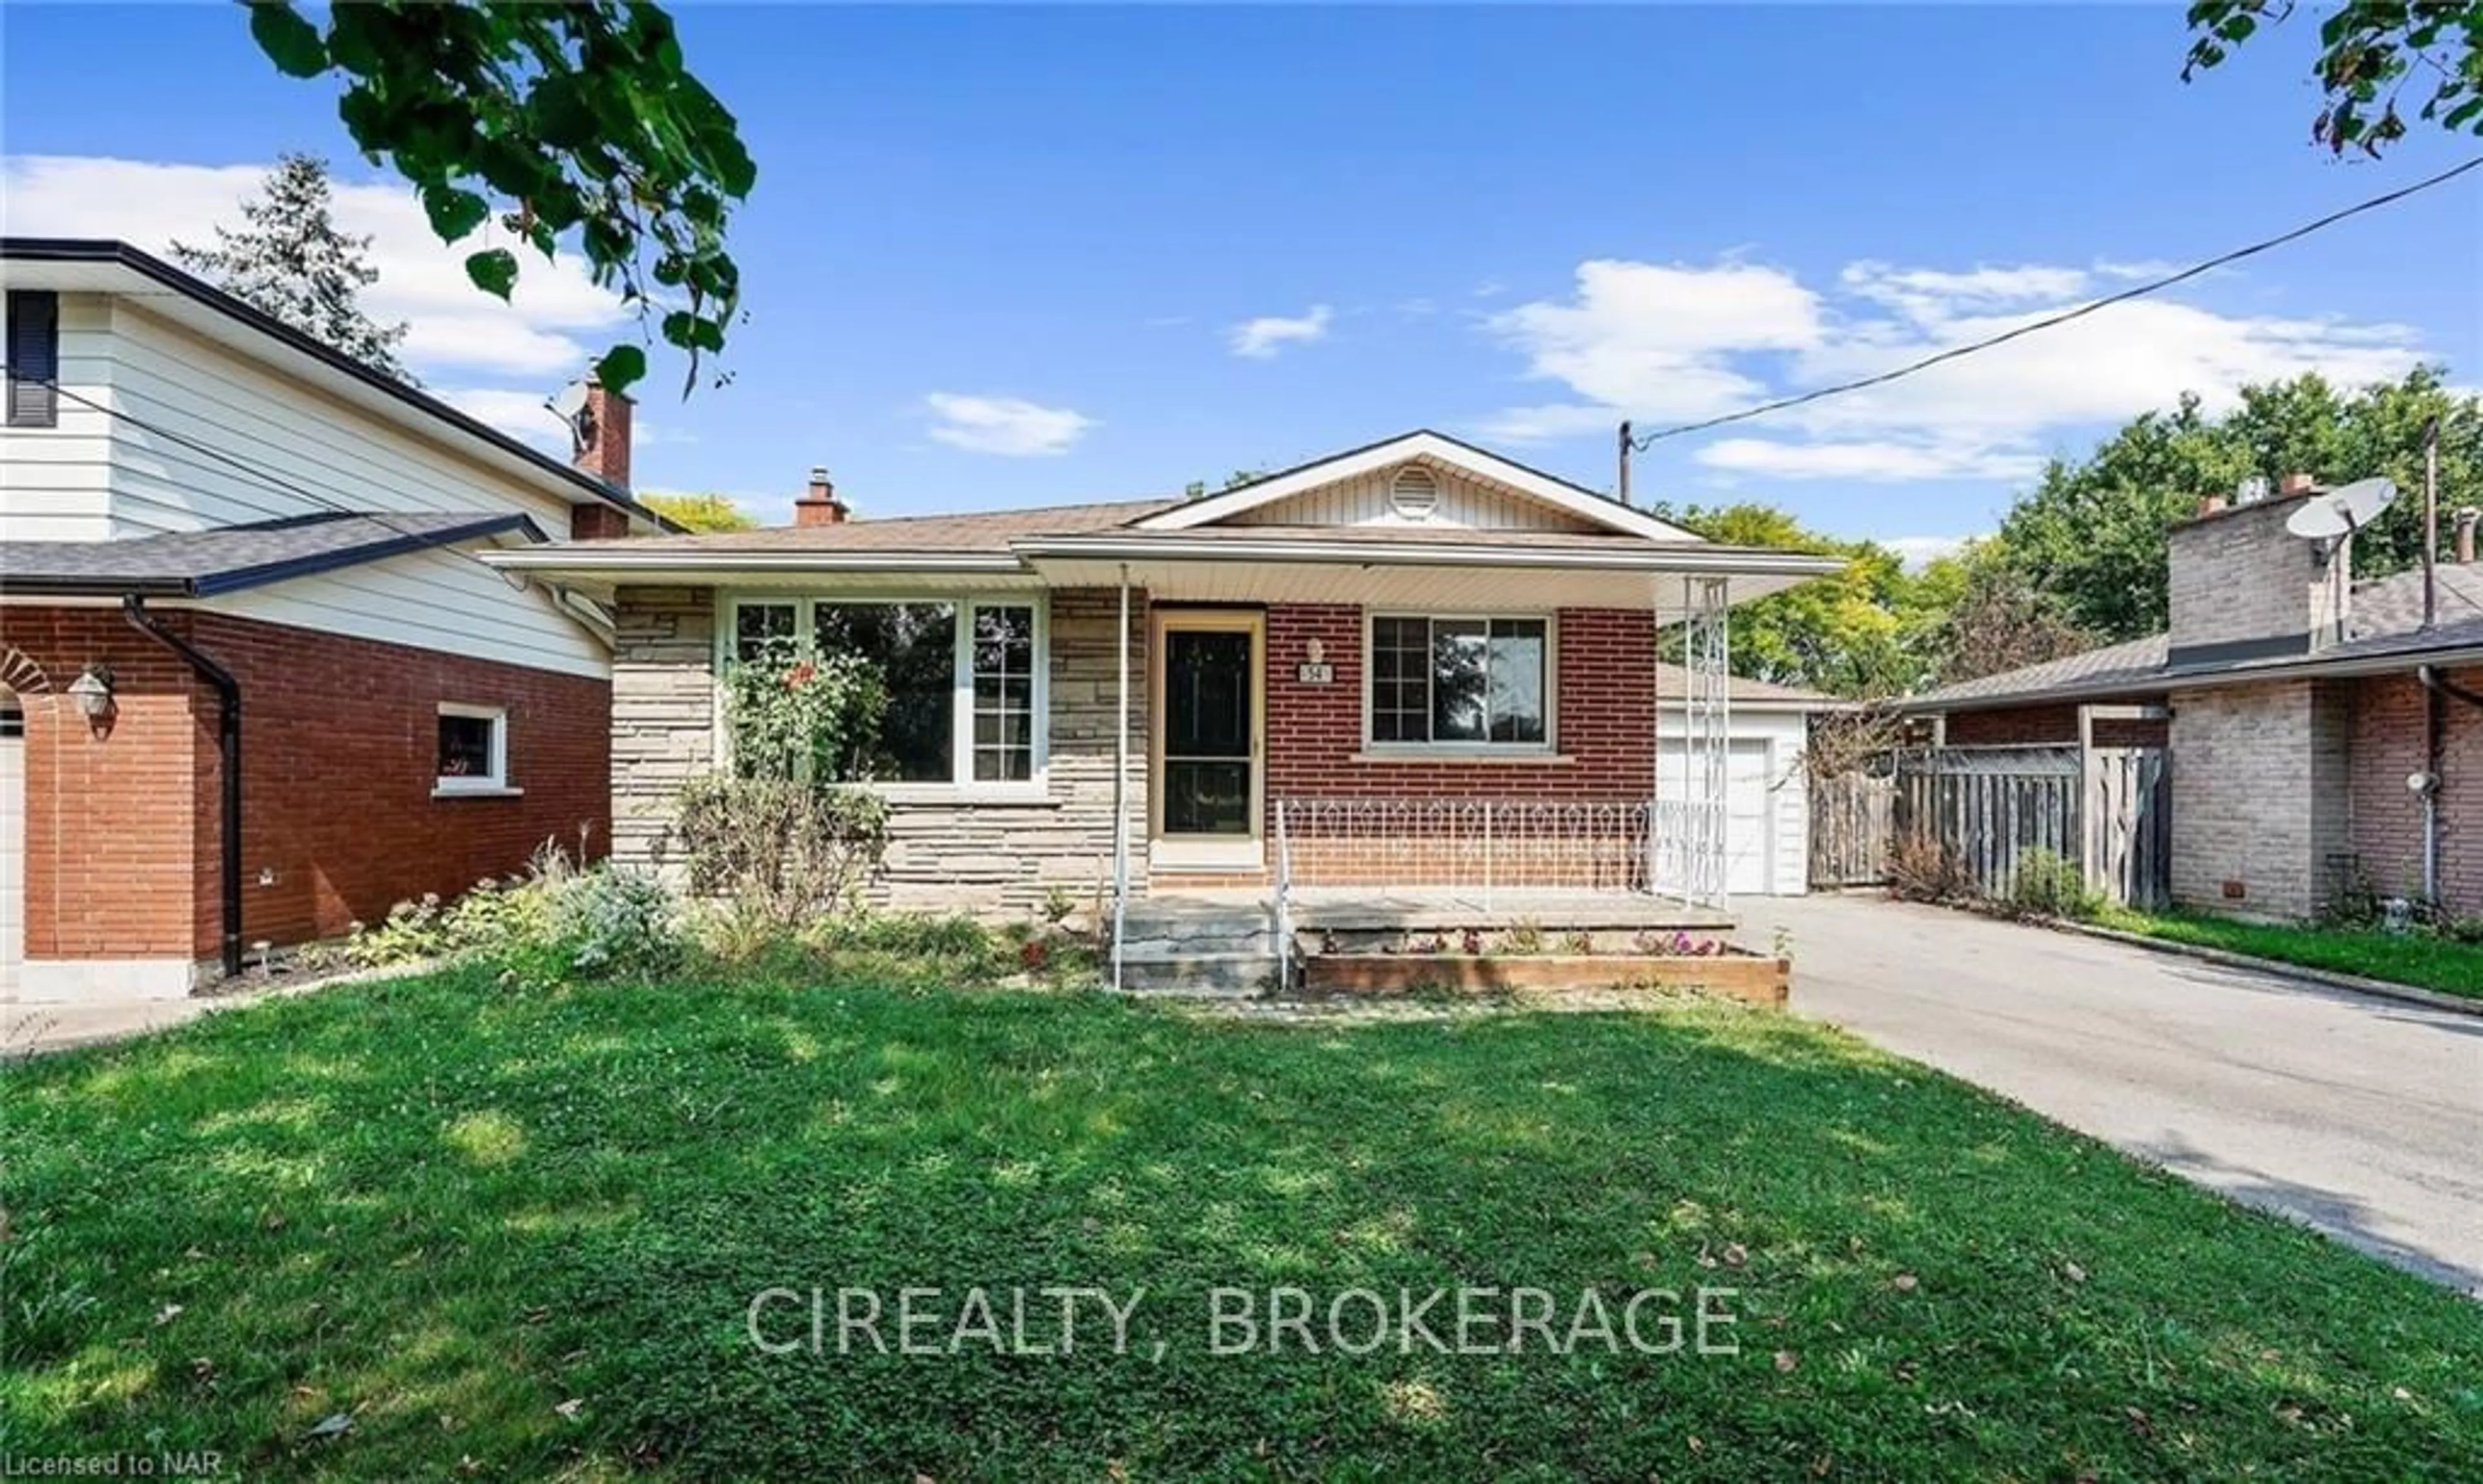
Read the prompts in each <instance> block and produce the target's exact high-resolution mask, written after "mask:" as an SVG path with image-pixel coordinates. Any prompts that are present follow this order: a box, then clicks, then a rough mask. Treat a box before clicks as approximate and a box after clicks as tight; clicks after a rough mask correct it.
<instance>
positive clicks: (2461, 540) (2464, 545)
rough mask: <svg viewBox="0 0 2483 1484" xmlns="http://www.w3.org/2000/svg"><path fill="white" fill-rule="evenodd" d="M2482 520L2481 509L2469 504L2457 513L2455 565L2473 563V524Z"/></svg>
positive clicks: (2482, 512)
mask: <svg viewBox="0 0 2483 1484" xmlns="http://www.w3.org/2000/svg"><path fill="white" fill-rule="evenodd" d="M2477 521H2483V510H2477V509H2475V508H2474V507H2473V506H2471V505H2469V506H2467V507H2466V508H2465V509H2463V510H2461V511H2459V512H2458V513H2457V565H2458V566H2460V567H2471V566H2473V565H2474V526H2475V523H2476V522H2477Z"/></svg>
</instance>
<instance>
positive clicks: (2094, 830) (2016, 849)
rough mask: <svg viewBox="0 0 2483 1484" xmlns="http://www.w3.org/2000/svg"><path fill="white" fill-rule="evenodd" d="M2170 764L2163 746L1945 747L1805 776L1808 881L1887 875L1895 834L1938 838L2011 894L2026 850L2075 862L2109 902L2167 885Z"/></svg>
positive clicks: (1846, 881)
mask: <svg viewBox="0 0 2483 1484" xmlns="http://www.w3.org/2000/svg"><path fill="white" fill-rule="evenodd" d="M2172 817H2173V783H2172V769H2171V766H2170V761H2169V758H2168V755H2167V754H2166V753H2165V751H2164V750H2163V749H2161V748H2130V747H2118V748H2101V747H2099V748H2090V749H2087V750H2086V751H2084V752H2083V753H2082V752H2081V751H2080V750H2079V749H2077V748H2074V747H1996V748H1978V747H1952V748H1936V749H1932V750H1929V751H1925V752H1909V753H1902V754H1899V755H1896V756H1895V757H1894V758H1893V759H1892V760H1891V765H1890V767H1889V770H1888V772H1887V773H1886V774H1885V775H1876V774H1872V773H1867V772H1864V773H1849V774H1844V775H1840V776H1837V777H1833V778H1825V779H1818V780H1814V781H1813V782H1812V785H1811V881H1812V884H1813V885H1815V886H1823V887H1827V886H1865V885H1872V884H1876V883H1881V882H1884V881H1886V880H1887V879H1888V853H1889V852H1890V850H1892V849H1893V848H1894V846H1895V844H1896V842H1897V841H1898V840H1900V839H1903V838H1905V837H1907V836H1909V835H1925V836H1928V837H1929V838H1931V839H1932V840H1935V841H1936V842H1937V843H1938V844H1939V846H1940V847H1941V848H1942V849H1943V850H1944V851H1945V852H1946V853H1947V854H1948V856H1949V858H1950V860H1951V861H1954V862H1955V863H1956V865H1957V866H1958V868H1959V870H1960V871H1961V872H1962V874H1963V875H1964V876H1965V878H1966V879H1967V881H1968V883H1969V884H1970V887H1971V889H1972V890H1974V891H1975V892H1976V893H1977V894H1979V895H1982V896H1987V897H1995V898H1996V897H2006V896H2008V895H2009V894H2010V892H2011V890H2012V889H2013V888H2015V887H2016V881H2017V869H2018V862H2019V861H2021V860H2022V859H2023V858H2024V857H2025V855H2026V853H2027V852H2028V851H2032V850H2047V851H2050V852H2051V853H2052V854H2054V855H2056V856H2059V857H2061V858H2062V859H2064V860H2068V861H2077V862H2078V863H2079V864H2080V865H2081V867H2082V868H2083V869H2084V870H2085V873H2086V878H2087V884H2088V885H2089V886H2091V887H2093V888H2096V890H2098V891H2101V892H2103V893H2104V894H2105V895H2106V896H2108V897H2110V898H2111V899H2112V900H2113V901H2116V902H2119V903H2122V904H2123V905H2126V906H2133V907H2158V906H2161V905H2163V904H2164V903H2165V902H2166V901H2168V900H2169V899H2170V897H2171V895H2172V859H2173V858H2172V828H2171V826H2172Z"/></svg>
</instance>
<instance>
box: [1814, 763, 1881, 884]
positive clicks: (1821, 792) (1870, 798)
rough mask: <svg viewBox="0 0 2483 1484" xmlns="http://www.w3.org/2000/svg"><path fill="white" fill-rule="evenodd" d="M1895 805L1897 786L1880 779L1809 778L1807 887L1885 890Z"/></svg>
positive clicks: (1857, 776)
mask: <svg viewBox="0 0 2483 1484" xmlns="http://www.w3.org/2000/svg"><path fill="white" fill-rule="evenodd" d="M1896 805H1897V781H1896V780H1895V779H1894V778H1892V777H1890V776H1888V775H1887V774H1885V773H1862V772H1855V773H1837V774H1831V775H1829V776H1827V777H1823V778H1813V779H1812V780H1811V781H1810V884H1811V885H1812V886H1813V887H1818V888H1831V887H1877V886H1883V885H1885V884H1886V882H1887V880H1888V843H1889V841H1890V840H1892V839H1894V838H1895V836H1896V827H1895V824H1894V815H1893V810H1894V809H1895V808H1896Z"/></svg>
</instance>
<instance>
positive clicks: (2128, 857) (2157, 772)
mask: <svg viewBox="0 0 2483 1484" xmlns="http://www.w3.org/2000/svg"><path fill="white" fill-rule="evenodd" d="M2172 824H2173V767H2172V755H2171V754H2170V753H2168V752H2166V751H2165V750H2164V749H2163V748H2160V747H2098V748H2094V749H2091V750H2089V752H2088V753H2087V760H2086V820H2085V831H2084V836H2083V838H2084V845H2085V855H2084V856H2083V857H2082V859H2083V860H2084V861H2085V862H2086V869H2087V885H2088V886H2090V887H2093V888H2096V890H2098V891H2101V892H2103V893H2104V894H2105V895H2106V896H2108V897H2110V898H2112V900H2114V901H2116V902H2119V903H2121V904H2122V905H2123V906H2124V907H2139V908H2146V909H2149V910H2152V909H2155V908H2159V907H2163V906H2166V905H2168V904H2170V903H2171V902H2172V900H2173V829H2172Z"/></svg>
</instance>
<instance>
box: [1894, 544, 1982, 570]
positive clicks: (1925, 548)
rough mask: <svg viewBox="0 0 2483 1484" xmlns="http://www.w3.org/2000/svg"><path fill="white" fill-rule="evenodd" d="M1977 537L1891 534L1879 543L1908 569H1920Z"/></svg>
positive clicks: (1962, 547)
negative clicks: (1894, 554) (1903, 562)
mask: <svg viewBox="0 0 2483 1484" xmlns="http://www.w3.org/2000/svg"><path fill="white" fill-rule="evenodd" d="M1977 539H1978V538H1975V537H1972V536H1892V537H1888V538H1885V539H1884V540H1882V541H1881V542H1880V544H1881V545H1882V546H1885V547H1887V548H1888V549H1889V550H1891V551H1893V552H1895V553H1896V554H1897V555H1898V556H1899V557H1901V558H1903V559H1904V561H1905V564H1906V567H1907V570H1909V571H1920V570H1923V569H1924V568H1926V567H1929V566H1930V565H1931V564H1932V563H1934V562H1936V561H1938V560H1939V559H1940V558H1942V557H1952V556H1955V555H1957V554H1958V553H1959V552H1961V551H1963V550H1964V549H1965V547H1966V543H1968V542H1971V541H1975V540H1977Z"/></svg>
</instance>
